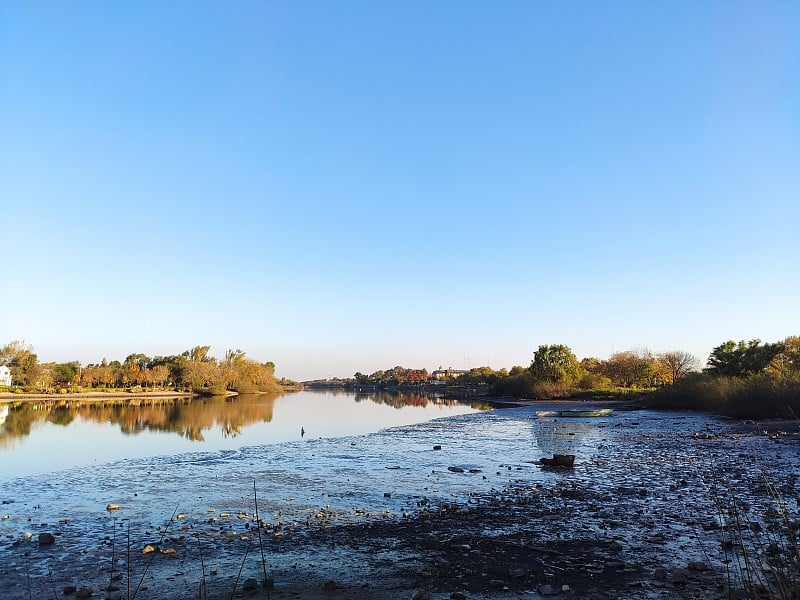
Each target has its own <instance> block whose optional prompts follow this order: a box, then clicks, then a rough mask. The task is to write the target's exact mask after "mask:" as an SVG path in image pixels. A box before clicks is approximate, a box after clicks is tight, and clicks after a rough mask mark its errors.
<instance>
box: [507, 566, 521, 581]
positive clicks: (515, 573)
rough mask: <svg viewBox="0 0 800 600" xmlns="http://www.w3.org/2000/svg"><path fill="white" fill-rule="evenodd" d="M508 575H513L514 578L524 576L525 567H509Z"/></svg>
mask: <svg viewBox="0 0 800 600" xmlns="http://www.w3.org/2000/svg"><path fill="white" fill-rule="evenodd" d="M508 574H509V576H511V577H513V578H514V579H521V578H523V577H525V569H514V568H512V569H509V570H508Z"/></svg>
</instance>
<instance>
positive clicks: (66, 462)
mask: <svg viewBox="0 0 800 600" xmlns="http://www.w3.org/2000/svg"><path fill="white" fill-rule="evenodd" d="M135 402H136V404H132V403H131V399H121V400H120V399H117V400H102V401H98V400H97V399H90V400H72V401H68V402H67V401H64V400H63V399H58V400H53V401H49V400H48V401H44V400H42V401H38V400H37V401H32V402H30V401H27V402H16V403H2V402H0V480H3V479H6V480H7V479H9V478H13V477H19V476H23V475H37V474H44V473H49V472H53V471H61V470H64V469H69V468H73V467H88V466H97V465H101V464H104V463H109V462H113V461H118V460H123V459H132V458H144V457H153V456H163V455H179V454H183V453H188V452H211V451H221V450H236V449H239V448H243V447H246V446H255V445H260V444H276V443H283V442H290V441H295V440H301V430H302V432H303V435H302V439H305V440H309V439H314V438H337V437H345V436H352V435H362V434H367V433H373V432H376V431H379V430H381V429H385V428H387V427H396V426H399V425H411V424H414V423H422V422H426V421H430V420H431V419H435V418H438V417H446V416H453V415H461V414H467V413H471V412H475V411H477V410H479V409H480V408H486V407H485V406H484V407H480V406H478V405H468V404H464V403H460V402H457V401H454V400H445V399H442V398H435V397H432V396H428V395H420V394H388V393H380V392H374V393H366V394H353V393H345V392H340V391H324V392H312V391H302V392H297V393H292V394H286V395H281V396H266V395H242V396H238V397H236V398H224V397H215V398H206V399H193V400H189V399H181V400H176V399H158V400H156V401H155V402H154V403H151V402H148V401H145V400H135Z"/></svg>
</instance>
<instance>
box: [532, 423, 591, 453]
mask: <svg viewBox="0 0 800 600" xmlns="http://www.w3.org/2000/svg"><path fill="white" fill-rule="evenodd" d="M598 423H599V421H597V420H586V421H584V420H580V419H569V418H568V419H551V418H541V417H539V418H537V419H535V420H534V421H533V435H534V438H535V439H536V445H537V446H538V447H539V450H540V451H541V453H542V457H546V456H553V455H555V454H577V453H578V450H579V449H580V447H581V445H582V444H585V443H587V442H590V441H592V440H594V439H596V438H597V437H599V436H600V435H601V429H600V427H598Z"/></svg>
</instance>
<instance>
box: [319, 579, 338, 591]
mask: <svg viewBox="0 0 800 600" xmlns="http://www.w3.org/2000/svg"><path fill="white" fill-rule="evenodd" d="M322 589H323V590H340V589H342V586H341V585H339V582H337V581H334V580H333V579H330V580H328V581H326V582H325V583H323V584H322Z"/></svg>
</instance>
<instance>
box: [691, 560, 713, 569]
mask: <svg viewBox="0 0 800 600" xmlns="http://www.w3.org/2000/svg"><path fill="white" fill-rule="evenodd" d="M687 568H688V569H689V570H690V571H708V570H709V566H708V565H707V564H706V563H704V562H703V561H701V560H693V561H691V562H690V563H689V564H688V565H687Z"/></svg>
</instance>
